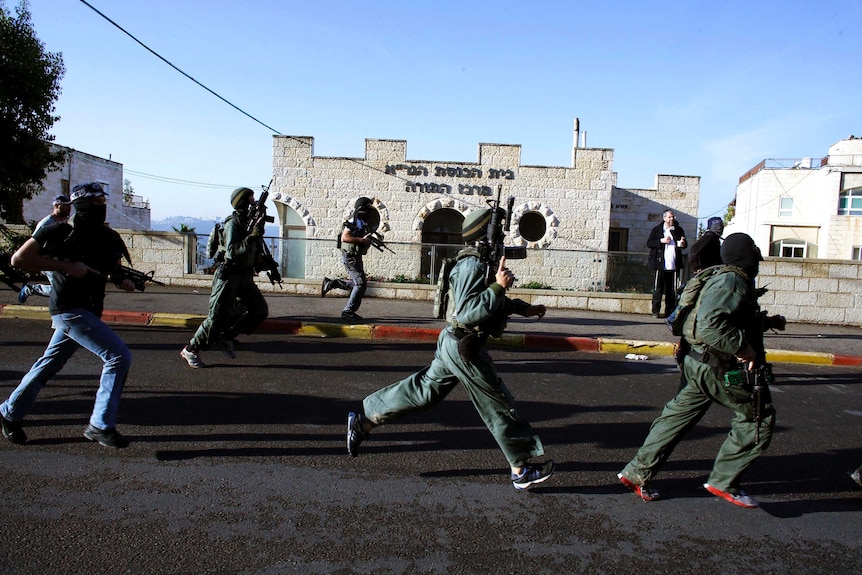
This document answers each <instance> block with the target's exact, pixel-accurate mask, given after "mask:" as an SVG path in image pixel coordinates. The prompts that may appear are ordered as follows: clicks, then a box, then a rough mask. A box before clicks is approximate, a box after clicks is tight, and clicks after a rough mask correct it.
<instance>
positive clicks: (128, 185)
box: [123, 178, 135, 204]
mask: <svg viewBox="0 0 862 575" xmlns="http://www.w3.org/2000/svg"><path fill="white" fill-rule="evenodd" d="M134 197H135V188H133V187H132V182H131V181H130V180H129V179H128V178H126V179H124V180H123V203H124V204H130V203H132V198H134Z"/></svg>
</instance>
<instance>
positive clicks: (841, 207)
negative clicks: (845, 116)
mask: <svg viewBox="0 0 862 575" xmlns="http://www.w3.org/2000/svg"><path fill="white" fill-rule="evenodd" d="M735 204H736V207H735V214H734V216H733V219H732V220H731V222H730V224H729V225H728V226H727V228H726V229H725V235H727V234H730V233H734V232H745V233H747V234H748V235H750V236H751V237H752V238H754V241H755V242H756V243H757V245H758V247H760V249H761V251H762V252H763V253H764V255H766V254H768V255H771V256H779V257H797V258H818V259H844V260H846V259H854V260H860V259H862V217H859V216H862V138H857V137H854V136H850V137H849V138H847V139H845V140H841V141H840V142H837V143H835V144H833V145H831V146H830V147H829V154H828V155H827V156H825V157H823V158H795V159H766V160H763V161H762V162H760V163H759V164H757V165H756V166H755V167H754V168H752V169H751V170H749V171H748V172H746V173H745V174H744V175H743V176H742V177H741V178H739V185H738V186H737V188H736V199H735Z"/></svg>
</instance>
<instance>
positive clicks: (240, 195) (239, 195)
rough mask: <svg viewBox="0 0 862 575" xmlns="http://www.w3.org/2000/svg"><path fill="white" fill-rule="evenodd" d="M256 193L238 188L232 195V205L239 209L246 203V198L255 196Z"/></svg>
mask: <svg viewBox="0 0 862 575" xmlns="http://www.w3.org/2000/svg"><path fill="white" fill-rule="evenodd" d="M253 195H254V192H253V191H251V190H250V189H248V188H237V189H235V190H234V191H233V192H232V193H231V195H230V205H232V206H233V207H234V209H237V208H239V207H240V205H242V203H243V202H244V201H245V199H246V197H248V196H253Z"/></svg>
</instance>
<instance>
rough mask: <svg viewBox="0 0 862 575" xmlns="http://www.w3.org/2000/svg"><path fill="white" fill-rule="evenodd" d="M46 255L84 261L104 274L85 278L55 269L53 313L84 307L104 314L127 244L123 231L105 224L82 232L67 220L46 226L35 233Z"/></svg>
mask: <svg viewBox="0 0 862 575" xmlns="http://www.w3.org/2000/svg"><path fill="white" fill-rule="evenodd" d="M33 239H35V240H36V242H38V243H39V246H40V250H39V253H40V254H42V255H43V256H46V257H50V258H54V259H56V260H64V261H70V262H74V261H80V262H84V263H85V264H87V265H88V266H90V267H91V268H93V269H96V270H99V272H100V273H88V274H87V275H86V276H84V277H82V278H75V277H71V276H68V275H66V274H65V273H63V272H61V271H55V272H53V289H52V290H51V299H50V300H49V302H48V310H49V311H50V312H51V314H52V315H53V314H57V313H63V312H68V311H70V310H72V309H75V308H84V309H86V310H89V311H91V312H93V313H94V314H96V315H97V316H101V315H102V309H103V306H104V301H105V284H106V282H107V278H108V276H109V275H110V274H111V273H112V272H113V271H115V270H116V268H117V264H118V263H119V261H120V258H121V257H122V255H123V253H124V251H125V244H124V243H123V239H122V238H121V237H120V234H118V233H117V232H115V231H114V230H112V229H110V228H109V227H107V226H103V227H100V228H97V229H92V230H87V231H86V232H82V231H81V230H76V229H75V228H73V227H72V226H71V225H69V224H67V223H63V224H57V225H53V226H48V227H45V228H42V229H41V230H39V231H38V232H36V233H34V234H33Z"/></svg>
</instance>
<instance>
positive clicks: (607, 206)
mask: <svg viewBox="0 0 862 575" xmlns="http://www.w3.org/2000/svg"><path fill="white" fill-rule="evenodd" d="M313 150H314V139H313V138H311V137H300V136H275V137H274V138H273V176H274V181H273V185H272V188H271V189H272V192H271V198H272V200H273V201H274V202H275V205H276V210H277V211H278V214H279V218H280V221H281V222H282V224H284V222H285V221H286V220H288V219H289V217H290V216H293V213H295V215H296V217H293V218H292V219H293V220H294V221H297V220H299V221H301V222H303V224H304V226H305V234H306V237H307V238H310V239H324V238H327V237H331V238H332V239H333V243H332V244H331V245H327V244H322V245H321V244H319V243H318V244H315V243H312V242H309V243H308V244H307V245H306V246H305V247H304V248H303V249H304V251H303V253H302V255H303V257H304V262H305V272H304V274H303V277H306V278H314V277H323V276H332V275H338V274H340V273H341V264H340V263H339V260H338V252H337V250H336V249H335V246H334V240H335V237H336V235H337V234H338V233H339V231H340V229H341V224H342V222H343V221H344V220H345V219H347V218H348V217H350V215H351V213H352V210H353V203H354V201H355V200H356V198H357V197H359V196H366V197H369V198H372V199H373V201H374V204H373V205H374V208H376V210H377V212H378V213H379V215H380V227H379V230H378V231H380V232H381V233H383V234H384V235H385V238H386V241H387V242H388V243H393V244H399V245H406V246H408V247H406V248H404V249H401V250H399V251H398V254H397V255H391V254H382V255H381V254H373V257H374V258H376V260H377V262H378V264H379V266H380V267H381V268H383V269H386V270H387V276H388V277H396V276H399V275H402V276H404V277H407V278H417V277H420V275H421V274H422V273H423V272H422V270H423V269H425V268H424V267H423V258H424V259H426V261H427V257H428V255H427V253H426V252H425V251H423V248H422V247H421V246H420V244H422V243H423V242H426V243H434V242H430V241H428V240H427V239H425V238H426V237H427V234H426V232H428V231H429V230H426V229H425V227H426V226H425V224H426V222H428V221H429V220H431V219H433V217H434V216H439V215H442V214H443V213H446V212H442V213H438V212H441V210H449V211H450V212H452V213H455V214H460V216H462V217H466V216H467V215H468V214H470V213H471V212H473V211H474V210H477V209H482V208H485V207H487V205H488V200H493V199H495V198H496V197H497V194H498V191H500V190H501V192H502V193H501V200H502V201H503V205H504V206H505V201H506V199H507V198H508V197H509V196H512V197H514V198H515V203H514V205H513V213H512V221H511V226H510V228H511V229H510V234H509V239H507V244H509V245H517V246H525V247H526V248H527V249H528V253H529V256H528V258H527V260H525V261H523V262H519V277H521V278H522V280H523V282H525V283H526V282H538V283H542V284H546V285H554V286H555V287H558V288H564V289H572V290H585V289H595V288H596V287H599V289H600V288H601V287H602V286H605V285H606V284H607V278H606V277H604V274H605V269H604V267H602V266H595V265H593V263H594V262H592V261H591V258H581V259H578V260H572V261H568V262H558V261H557V258H558V256H557V255H556V254H554V253H549V252H553V251H556V252H557V253H559V252H565V251H569V250H572V251H579V252H589V251H593V252H605V251H607V247H608V237H609V232H610V228H611V227H628V228H630V233H631V234H632V235H633V239H632V240H631V242H630V245H631V247H630V249H632V250H634V251H638V250H642V249H644V245H645V243H646V236H647V235H648V234H649V230H650V229H651V228H652V227H653V226H654V225H655V224H656V223H658V222H660V221H661V212H662V211H663V210H664V209H666V208H672V209H674V210H675V211H676V212H677V215H678V217H679V219H680V221H681V223H683V225H684V226H685V227H686V228H687V229H686V231H687V232H688V233H689V234H690V235H691V234H696V229H695V228H696V221H697V220H696V217H697V206H698V202H699V198H700V179H699V178H697V177H690V176H658V177H657V178H656V189H654V190H624V189H621V188H616V187H615V184H616V173H615V172H614V171H613V156H614V152H613V150H612V149H605V148H576V149H575V150H574V151H573V156H572V164H573V165H572V166H570V167H560V166H526V165H522V164H521V147H520V146H519V145H509V144H479V149H478V155H477V161H476V162H450V161H426V160H408V159H407V143H406V142H405V141H402V140H375V139H368V140H366V142H365V155H364V157H362V158H332V157H321V156H315V155H314V151H313ZM615 197H617V199H614V198H615ZM527 217H529V218H530V220H532V222H533V223H534V224H535V223H536V222H539V223H542V222H543V225H540V226H539V227H540V228H542V229H544V235H541V236H540V237H537V236H531V235H530V234H527V233H526V232H525V231H524V230H523V229H522V225H521V222H522V220H524V221H527V220H526V219H525V218H527ZM613 222H616V224H614V223H613ZM285 227H286V226H285ZM689 228H690V230H691V231H689ZM295 231H296V230H294V232H295ZM446 231H451V229H450V230H446ZM522 232H524V233H522ZM282 236H283V237H285V236H287V234H286V233H284V234H282ZM525 236H526V237H525ZM641 236H642V237H641ZM291 237H296V236H291ZM528 238H529V239H528ZM289 249H299V248H294V246H289ZM288 257H290V254H288ZM294 261H296V257H295V255H294ZM558 264H559V265H558ZM425 265H427V263H426V264H425ZM432 267H433V266H432ZM551 270H553V277H549V274H550V271H551Z"/></svg>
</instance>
